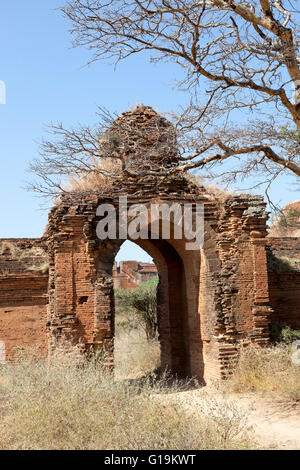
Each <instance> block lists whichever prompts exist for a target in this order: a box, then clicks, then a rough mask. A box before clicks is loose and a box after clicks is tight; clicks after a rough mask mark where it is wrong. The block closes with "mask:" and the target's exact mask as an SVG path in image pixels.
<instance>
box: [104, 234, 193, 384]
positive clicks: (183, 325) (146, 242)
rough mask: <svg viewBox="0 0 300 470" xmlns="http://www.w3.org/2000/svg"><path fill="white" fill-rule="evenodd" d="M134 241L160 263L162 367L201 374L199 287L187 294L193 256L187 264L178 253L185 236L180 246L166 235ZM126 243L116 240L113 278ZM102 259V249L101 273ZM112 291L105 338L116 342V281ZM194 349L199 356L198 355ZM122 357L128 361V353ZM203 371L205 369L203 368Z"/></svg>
mask: <svg viewBox="0 0 300 470" xmlns="http://www.w3.org/2000/svg"><path fill="white" fill-rule="evenodd" d="M171 242H172V244H171ZM134 243H135V244H136V245H138V246H139V247H140V248H142V249H143V250H144V251H145V252H146V253H147V255H148V257H149V258H152V259H153V261H154V263H155V265H156V267H157V272H158V287H157V318H158V340H159V344H160V364H161V367H162V368H163V369H164V368H168V369H169V370H170V371H171V372H172V373H173V374H176V375H178V376H189V375H197V376H199V367H198V366H199V361H200V363H201V364H202V356H201V357H198V353H200V355H201V354H202V347H201V348H200V350H199V351H198V350H197V351H196V349H197V348H198V349H199V341H200V340H199V337H200V325H199V315H198V309H197V306H198V304H197V302H198V291H197V292H196V289H195V290H193V291H191V292H190V295H188V292H187V282H186V267H188V270H189V271H188V276H189V277H191V276H192V269H193V262H192V258H191V260H189V259H187V261H188V265H187V266H185V265H184V263H183V260H182V257H181V256H180V255H179V250H180V246H182V244H183V241H182V240H180V241H178V244H177V245H178V246H177V247H176V248H177V249H175V247H174V246H173V241H167V240H163V239H157V240H156V239H138V240H134ZM123 244H125V242H124V241H120V240H118V241H116V244H115V249H114V255H113V258H110V263H111V275H112V277H111V279H113V271H114V270H115V269H116V265H115V264H114V261H115V257H116V255H117V254H118V252H119V251H120V249H121V246H122V245H123ZM175 244H176V241H175V243H174V245H175ZM124 246H125V245H124ZM110 253H111V248H110ZM147 255H146V256H147ZM191 256H192V255H191ZM103 261H104V256H103V252H102V254H101V255H100V258H99V263H98V273H99V269H100V272H101V271H102V272H103V269H104V270H105V271H106V272H107V265H106V263H104V262H103ZM194 264H195V263H194ZM99 266H100V267H99ZM195 267H196V270H195V272H199V271H198V266H197V265H195ZM100 276H101V274H100ZM101 282H102V286H101V288H100V289H99V294H100V295H103V292H104V291H103V278H102V281H101ZM110 292H111V293H110V294H109V298H110V307H109V308H110V312H107V313H109V315H107V319H108V318H109V323H110V326H109V327H108V329H107V331H106V340H107V341H110V340H111V342H112V344H113V342H114V334H115V326H116V325H115V302H114V292H113V282H112V283H111V286H110ZM106 299H107V297H106ZM100 301H101V300H100ZM101 302H102V305H103V302H106V304H107V300H104V298H103V300H102V301H101ZM195 329H196V330H195ZM195 348H196V349H195ZM195 352H196V354H197V357H195ZM123 359H124V361H125V360H126V357H124V358H123ZM117 361H118V359H117ZM195 364H196V368H195ZM201 374H202V371H200V375H201Z"/></svg>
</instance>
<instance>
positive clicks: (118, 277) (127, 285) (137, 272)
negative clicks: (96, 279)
mask: <svg viewBox="0 0 300 470" xmlns="http://www.w3.org/2000/svg"><path fill="white" fill-rule="evenodd" d="M157 276H158V273H157V268H156V266H155V264H153V263H141V262H140V261H120V263H119V265H118V264H117V263H115V264H114V267H113V280H114V287H115V289H134V288H136V287H138V286H139V285H140V284H141V283H142V282H145V281H148V280H149V279H152V278H153V277H157Z"/></svg>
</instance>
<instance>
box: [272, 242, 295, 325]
mask: <svg viewBox="0 0 300 470" xmlns="http://www.w3.org/2000/svg"><path fill="white" fill-rule="evenodd" d="M267 254H268V271H269V274H268V283H269V295H270V305H271V307H272V309H273V313H272V315H271V321H273V322H280V323H286V324H287V325H289V326H290V327H291V328H296V329H300V238H299V237H297V238H292V237H286V238H275V237H268V238H267Z"/></svg>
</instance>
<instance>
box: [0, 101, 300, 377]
mask: <svg viewBox="0 0 300 470" xmlns="http://www.w3.org/2000/svg"><path fill="white" fill-rule="evenodd" d="M153 113H154V111H153V110H152V109H151V108H145V107H140V108H137V109H136V110H135V111H131V112H129V113H125V114H124V116H125V118H126V119H127V118H128V116H129V118H130V119H131V120H132V119H137V121H139V120H140V122H141V123H143V119H151V116H153V115H154V114H155V113H154V114H153ZM145 116H146V117H145ZM149 116H150V117H149ZM156 183H157V182H156V180H155V179H154V177H152V176H148V177H145V178H144V180H143V187H142V189H141V187H140V185H139V184H138V183H137V182H136V181H135V180H134V179H132V178H127V179H126V180H125V179H124V178H120V179H119V180H117V181H116V182H115V183H114V192H112V191H111V192H110V193H109V192H107V193H104V194H103V195H102V196H101V197H100V196H99V195H89V196H85V197H83V196H80V197H79V196H78V197H77V198H74V197H72V198H71V197H68V196H64V197H63V198H61V201H60V203H59V204H58V205H56V206H54V207H53V209H52V210H51V212H50V214H49V222H48V226H47V229H46V232H45V234H44V236H43V237H42V238H41V239H36V240H28V239H27V240H26V239H24V240H22V239H21V240H1V241H0V341H1V342H2V343H1V344H2V348H0V360H1V359H2V360H5V359H6V360H12V359H13V358H14V355H15V352H16V349H17V348H18V347H21V346H28V345H35V346H36V347H38V348H39V351H40V354H41V355H42V354H47V352H48V353H51V351H53V350H54V349H55V348H56V347H57V346H58V345H59V344H60V343H61V342H66V341H67V342H69V341H70V342H78V341H80V342H81V343H82V346H83V348H84V349H85V350H86V351H90V350H91V349H92V350H95V349H101V348H103V346H105V348H106V351H107V352H108V359H107V362H108V364H109V365H113V338H114V295H113V267H114V261H115V256H116V254H117V252H118V250H119V249H120V247H121V245H122V243H123V242H124V240H118V239H116V240H105V241H101V240H99V239H98V237H97V235H96V226H97V223H98V221H99V217H97V216H96V209H97V207H98V206H99V204H101V203H110V204H113V205H115V207H116V208H117V209H118V202H119V196H120V195H122V194H124V195H127V196H128V204H132V203H143V204H146V205H147V206H149V207H150V204H151V203H153V202H156V203H167V204H171V203H173V202H179V203H181V204H183V203H187V202H188V203H191V204H196V203H203V204H204V207H205V213H204V214H205V238H204V245H203V247H202V249H201V250H199V251H189V250H186V247H185V242H186V240H184V239H183V240H177V239H175V238H174V236H172V235H171V236H170V239H168V240H163V239H161V238H160V239H157V240H141V239H139V240H133V241H134V242H135V243H137V244H138V245H139V246H140V247H141V248H143V249H144V250H145V251H146V252H147V253H148V254H149V255H150V256H151V257H152V258H153V259H154V262H155V264H156V266H157V269H158V274H159V287H158V305H159V312H158V314H159V336H160V343H161V364H162V367H165V366H167V367H168V368H169V369H171V371H172V372H173V373H176V374H179V375H188V376H196V377H198V378H199V379H203V380H204V381H206V382H208V381H210V380H212V379H216V378H217V379H218V378H222V377H224V376H225V375H226V370H227V368H228V365H229V364H231V363H232V362H234V360H235V359H236V358H237V357H238V354H239V350H240V348H241V347H243V346H247V345H249V344H250V343H253V344H256V345H258V346H264V345H266V344H267V343H268V341H269V324H270V322H271V321H272V320H278V321H285V322H286V323H288V324H290V325H291V326H292V327H300V309H299V306H300V305H299V304H300V301H299V291H300V276H299V274H300V270H299V264H300V241H299V240H300V239H299V238H294V239H293V238H289V239H280V238H267V237H266V236H267V231H266V221H267V219H268V216H267V214H266V212H265V203H264V201H263V198H262V197H260V196H249V195H235V196H231V197H226V198H224V197H217V196H215V195H213V194H211V193H210V192H209V191H207V190H206V188H205V187H204V186H201V185H196V184H194V183H193V182H192V181H191V180H190V179H189V178H187V177H186V175H177V176H172V177H169V178H166V179H164V180H163V181H161V183H160V184H159V185H157V184H156ZM150 223H151V220H150V215H149V224H150ZM171 233H172V232H171ZM289 257H292V258H293V259H294V260H296V261H295V263H294V265H293V267H292V268H291V263H289V262H287V259H289ZM47 264H48V266H47ZM48 267H49V272H48V271H47V269H48ZM279 268H280V269H279ZM1 355H2V356H1Z"/></svg>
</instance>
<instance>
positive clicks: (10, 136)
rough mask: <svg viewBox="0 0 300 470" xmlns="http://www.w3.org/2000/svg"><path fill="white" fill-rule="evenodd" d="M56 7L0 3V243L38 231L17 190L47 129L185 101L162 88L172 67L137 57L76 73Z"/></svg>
mask: <svg viewBox="0 0 300 470" xmlns="http://www.w3.org/2000/svg"><path fill="white" fill-rule="evenodd" d="M62 3H63V0H60V1H57V0H51V1H50V0H47V1H39V0H27V1H26V2H25V1H24V0H15V1H14V2H5V3H4V2H3V4H2V5H1V18H0V51H1V53H0V80H3V81H4V82H5V84H6V88H7V97H6V104H5V105H0V142H1V145H0V159H1V167H0V168H1V176H0V181H1V184H0V220H1V225H0V238H5V237H39V236H41V235H42V233H43V230H44V227H45V225H46V223H47V210H45V208H44V209H41V205H44V203H43V201H41V200H40V198H38V197H37V196H36V195H35V194H33V193H30V192H27V191H26V190H25V189H23V188H24V186H25V185H26V181H28V180H29V179H30V177H31V176H30V175H29V174H28V173H27V172H26V170H27V168H28V163H29V162H30V161H31V160H32V159H33V158H34V157H36V156H37V154H38V141H39V140H40V139H41V138H42V137H43V136H44V135H45V126H46V125H47V123H49V122H51V121H54V122H55V121H63V123H64V124H65V125H67V126H71V125H76V124H78V123H93V122H94V121H95V114H94V113H95V110H96V105H100V106H103V107H106V108H108V109H110V110H111V111H117V112H122V111H125V110H126V109H128V108H129V107H131V106H132V105H135V104H136V103H137V102H138V103H144V104H147V105H150V106H152V107H154V108H155V109H156V110H157V111H161V112H168V111H171V110H175V109H176V108H177V106H178V105H180V104H184V103H185V101H186V100H187V97H186V95H185V94H184V93H183V92H178V91H176V90H175V89H174V88H172V86H171V85H170V84H172V82H174V80H175V78H178V77H179V74H180V70H179V69H178V67H177V66H176V65H172V64H163V63H160V64H157V65H155V66H154V65H153V64H150V63H149V62H147V61H146V60H145V57H143V56H142V55H141V56H135V57H132V58H130V59H129V60H128V61H126V62H123V63H121V64H119V65H118V67H117V69H116V70H114V67H113V66H112V65H110V64H108V63H104V62H97V63H95V64H93V65H91V66H90V67H83V66H84V64H85V63H86V61H87V59H88V53H87V51H85V50H84V49H71V40H70V35H69V32H68V27H69V24H68V22H67V20H66V19H65V18H63V17H62V16H61V15H60V13H59V12H58V11H57V10H55V8H57V7H58V6H59V5H61V4H62ZM293 189H294V187H293V179H291V178H283V179H282V180H281V181H280V184H279V183H278V184H277V186H275V187H274V189H273V191H272V196H273V198H274V199H275V200H276V201H277V202H279V201H281V203H282V204H286V203H287V202H290V201H293V200H295V199H298V198H299V196H298V195H297V193H295V191H294V190H293ZM126 246H127V249H128V252H127V253H128V256H126V254H125V255H124V256H123V255H122V258H123V259H125V258H127V259H128V258H131V259H132V257H133V255H135V254H136V255H137V256H139V258H141V256H140V255H138V253H139V252H138V250H137V249H136V251H134V249H132V248H131V249H129V246H130V244H126ZM122 251H124V248H123V250H122ZM144 259H145V260H146V261H147V260H148V259H149V256H148V255H146V257H144Z"/></svg>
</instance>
